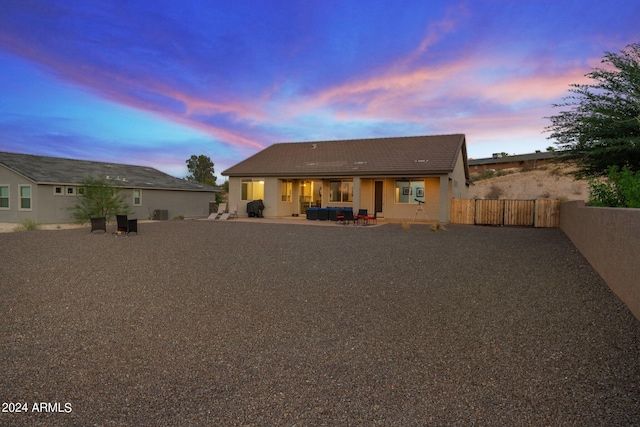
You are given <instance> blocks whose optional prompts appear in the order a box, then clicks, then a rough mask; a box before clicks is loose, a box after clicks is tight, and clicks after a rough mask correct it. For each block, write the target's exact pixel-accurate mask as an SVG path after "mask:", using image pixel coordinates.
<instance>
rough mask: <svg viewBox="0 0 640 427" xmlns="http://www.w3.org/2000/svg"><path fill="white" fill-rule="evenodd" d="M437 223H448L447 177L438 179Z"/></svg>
mask: <svg viewBox="0 0 640 427" xmlns="http://www.w3.org/2000/svg"><path fill="white" fill-rule="evenodd" d="M438 221H440V222H442V223H448V222H449V176H448V175H443V176H441V177H440V206H439V207H438Z"/></svg>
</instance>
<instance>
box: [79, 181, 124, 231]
mask: <svg viewBox="0 0 640 427" xmlns="http://www.w3.org/2000/svg"><path fill="white" fill-rule="evenodd" d="M80 190H81V191H80V193H79V195H80V197H78V198H77V203H76V204H75V206H73V207H71V208H70V209H71V211H72V212H71V215H72V216H73V218H74V219H75V220H76V222H78V223H83V222H86V221H88V220H89V218H90V217H101V216H103V217H105V218H107V221H108V220H109V219H110V218H113V217H114V216H115V215H116V214H123V215H126V214H130V213H132V211H131V208H130V207H129V205H128V204H127V203H126V202H125V195H124V194H122V188H120V187H118V186H115V185H113V184H112V183H111V182H110V181H109V180H108V179H106V178H105V177H97V178H94V177H91V176H88V177H85V178H84V179H83V180H82V183H81V187H80Z"/></svg>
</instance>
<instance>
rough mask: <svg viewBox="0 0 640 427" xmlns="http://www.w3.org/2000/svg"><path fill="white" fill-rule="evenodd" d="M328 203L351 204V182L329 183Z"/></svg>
mask: <svg viewBox="0 0 640 427" xmlns="http://www.w3.org/2000/svg"><path fill="white" fill-rule="evenodd" d="M329 201H330V202H353V181H330V182H329Z"/></svg>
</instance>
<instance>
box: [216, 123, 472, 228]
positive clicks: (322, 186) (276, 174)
mask: <svg viewBox="0 0 640 427" xmlns="http://www.w3.org/2000/svg"><path fill="white" fill-rule="evenodd" d="M222 175H225V176H228V177H229V203H230V204H231V205H235V204H237V205H238V214H239V215H241V216H242V215H244V216H246V215H247V214H246V205H247V203H248V202H250V201H252V200H257V199H262V200H263V203H264V205H265V209H264V212H263V214H264V216H265V217H290V216H292V215H294V216H295V215H304V213H305V211H306V210H307V208H309V207H312V206H314V207H322V208H324V207H338V208H339V207H351V208H353V209H354V211H356V212H357V210H358V209H367V210H368V213H369V214H370V215H372V214H373V213H374V212H375V213H376V215H377V216H378V217H379V218H386V219H400V220H404V219H413V218H414V216H415V214H416V210H417V205H418V201H420V202H424V205H423V207H424V210H425V212H426V216H427V217H428V218H424V217H423V215H421V216H420V217H419V218H418V219H429V220H438V221H440V222H449V219H450V212H449V211H450V205H451V203H450V201H451V198H466V197H467V192H468V186H469V166H468V164H467V148H466V140H465V135H463V134H455V135H435V136H413V137H396V138H374V139H355V140H342V141H317V142H294V143H279V144H274V145H271V146H269V147H267V148H265V149H264V150H262V151H260V152H258V153H256V154H255V155H253V156H251V157H249V158H248V159H246V160H244V161H242V162H240V163H238V164H236V165H235V166H232V167H231V168H229V169H227V170H225V171H224V172H222Z"/></svg>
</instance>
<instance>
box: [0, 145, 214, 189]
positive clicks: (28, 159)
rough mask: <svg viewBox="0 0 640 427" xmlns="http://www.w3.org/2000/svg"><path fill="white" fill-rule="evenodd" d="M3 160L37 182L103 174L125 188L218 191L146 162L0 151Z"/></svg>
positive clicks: (69, 182) (63, 181)
mask: <svg viewBox="0 0 640 427" xmlns="http://www.w3.org/2000/svg"><path fill="white" fill-rule="evenodd" d="M0 164H1V165H4V166H5V167H7V168H9V169H11V170H13V171H14V172H16V173H18V174H20V175H22V176H24V177H25V178H28V179H29V180H31V181H33V182H34V183H37V184H66V185H77V184H81V183H82V180H83V179H84V178H86V177H88V176H93V177H99V176H104V177H105V178H107V179H109V180H111V181H112V182H113V183H114V184H115V185H118V186H121V187H126V188H153V189H164V190H189V191H218V190H217V189H216V188H214V187H211V186H208V185H203V184H199V183H197V182H190V181H187V180H184V179H179V178H175V177H173V176H171V175H167V174H166V173H164V172H160V171H159V170H157V169H154V168H151V167H147V166H134V165H125V164H120V163H105V162H94V161H88V160H73V159H63V158H58V157H48V156H35V155H30V154H16V153H5V152H0Z"/></svg>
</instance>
